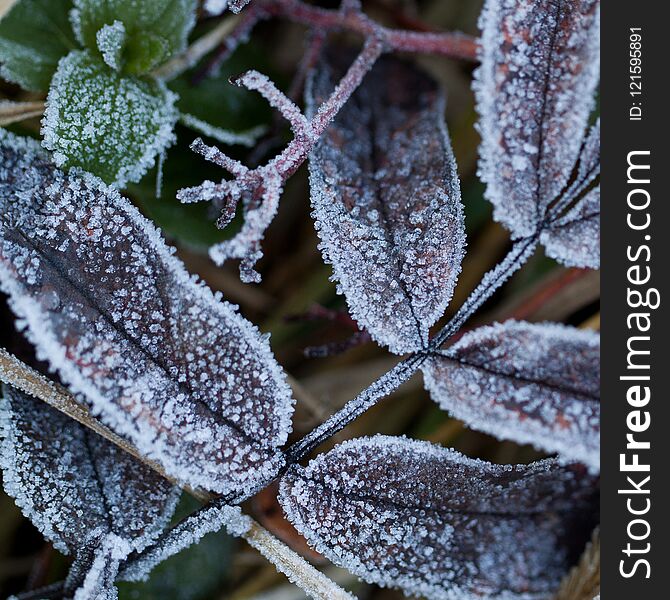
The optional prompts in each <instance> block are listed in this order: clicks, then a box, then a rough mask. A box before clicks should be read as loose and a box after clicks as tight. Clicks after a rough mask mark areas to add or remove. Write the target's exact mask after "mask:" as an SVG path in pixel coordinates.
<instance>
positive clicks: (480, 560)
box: [280, 436, 597, 600]
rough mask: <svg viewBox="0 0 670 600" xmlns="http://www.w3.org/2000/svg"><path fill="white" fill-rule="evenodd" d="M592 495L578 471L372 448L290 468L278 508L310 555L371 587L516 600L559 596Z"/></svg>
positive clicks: (389, 442) (414, 445) (592, 506)
mask: <svg viewBox="0 0 670 600" xmlns="http://www.w3.org/2000/svg"><path fill="white" fill-rule="evenodd" d="M596 495H597V491H596V488H595V479H594V478H593V477H590V476H588V475H586V474H585V472H584V469H583V468H582V467H579V466H573V467H568V468H566V467H562V466H560V465H559V464H558V463H557V461H555V460H544V461H540V462H536V463H533V464H531V465H516V466H514V465H492V464H490V463H486V462H484V461H481V460H475V459H470V458H467V457H465V456H463V455H461V454H459V453H458V452H455V451H454V450H447V449H445V448H441V447H439V446H435V445H433V444H429V443H427V442H419V441H414V440H408V439H405V438H394V437H385V436H376V437H372V438H360V439H356V440H352V441H349V442H345V443H343V444H340V445H339V446H336V447H335V449H334V450H331V451H330V452H328V453H327V454H324V455H321V456H319V457H317V458H316V459H315V460H313V461H312V462H311V463H310V464H309V466H307V468H304V469H303V468H301V467H297V466H296V467H293V468H292V469H291V470H290V471H289V472H288V473H287V475H286V476H285V477H284V479H283V481H282V484H281V493H280V501H281V504H282V506H283V507H284V510H285V512H286V514H287V516H288V518H289V519H290V520H291V521H292V522H293V524H294V525H295V526H296V528H297V529H298V530H299V531H300V532H301V533H303V535H305V537H306V538H307V541H308V542H309V543H310V545H312V546H313V547H314V548H315V549H316V550H317V551H319V552H321V553H322V554H324V555H325V556H327V557H328V558H329V559H330V560H332V561H333V562H334V563H335V564H338V565H340V566H343V567H345V568H346V569H348V570H349V571H351V572H352V573H355V574H356V575H359V576H360V577H362V578H363V579H365V580H366V581H368V582H371V583H376V584H379V585H381V586H389V587H398V588H401V589H402V590H404V591H405V592H406V593H408V594H413V595H420V596H425V597H426V598H431V599H433V598H435V599H437V598H439V599H447V600H456V599H462V598H491V599H493V598H497V599H500V600H502V599H503V598H504V599H506V600H512V599H515V598H519V599H521V598H523V599H530V598H538V599H539V598H546V597H548V595H549V594H550V593H551V592H552V591H554V590H555V589H556V588H557V587H558V584H559V582H560V580H561V577H562V576H563V575H564V573H565V572H566V570H567V569H568V567H569V566H570V565H571V564H572V563H573V561H574V560H575V559H576V558H577V557H578V555H579V552H580V551H581V549H582V548H583V546H584V543H585V542H586V540H587V539H588V537H589V535H590V532H591V527H592V525H593V522H592V520H593V518H594V516H595V515H594V513H595V511H596V506H597V497H596Z"/></svg>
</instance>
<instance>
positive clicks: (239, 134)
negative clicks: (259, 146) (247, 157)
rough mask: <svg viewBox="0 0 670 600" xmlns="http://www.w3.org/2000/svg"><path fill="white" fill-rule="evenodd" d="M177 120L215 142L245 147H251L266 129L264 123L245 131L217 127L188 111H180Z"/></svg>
mask: <svg viewBox="0 0 670 600" xmlns="http://www.w3.org/2000/svg"><path fill="white" fill-rule="evenodd" d="M179 122H180V123H182V124H183V125H186V127H190V128H191V129H193V130H195V131H197V132H199V133H201V134H202V135H206V136H208V137H211V138H213V139H215V140H216V141H217V142H221V143H222V144H229V145H236V144H237V145H240V146H246V147H247V148H251V147H253V145H254V144H255V143H256V142H257V141H258V139H259V138H260V137H261V136H262V135H263V134H264V133H265V132H266V130H267V128H266V127H265V125H258V126H256V127H252V128H251V129H247V130H245V131H230V130H228V129H223V128H221V127H217V126H216V125H211V124H210V123H207V121H203V120H202V119H198V117H196V116H194V115H190V114H188V113H181V114H180V115H179Z"/></svg>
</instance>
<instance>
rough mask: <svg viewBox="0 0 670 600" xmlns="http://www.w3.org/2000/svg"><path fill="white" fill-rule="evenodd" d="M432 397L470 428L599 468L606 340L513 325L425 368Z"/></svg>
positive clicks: (493, 329)
mask: <svg viewBox="0 0 670 600" xmlns="http://www.w3.org/2000/svg"><path fill="white" fill-rule="evenodd" d="M423 371H424V376H425V382H426V387H427V389H428V390H429V391H430V393H431V396H432V397H433V399H434V400H435V401H436V402H437V403H438V404H439V405H440V406H441V407H442V408H444V409H445V410H447V411H449V412H450V413H451V414H452V415H453V416H454V417H456V418H457V419H461V420H462V421H464V422H465V423H467V424H468V425H469V426H470V427H472V428H474V429H478V430H480V431H485V432H486V433H490V434H492V435H495V436H497V437H498V438H502V439H508V440H514V441H516V442H518V443H529V444H533V445H534V446H535V447H537V448H540V449H543V450H546V451H548V452H558V453H559V454H560V457H561V458H562V459H563V460H577V461H581V462H584V463H585V464H586V465H588V467H589V468H590V469H591V470H594V471H597V470H599V468H600V336H599V335H598V334H597V333H594V332H592V331H580V330H578V329H574V328H572V327H566V326H564V325H558V324H555V323H539V324H530V323H523V322H518V321H507V322H505V323H500V324H495V325H493V326H488V327H480V328H478V329H475V330H473V331H471V332H468V333H466V334H465V335H464V336H463V337H462V338H461V339H460V340H459V341H458V342H456V343H455V344H454V345H453V346H451V347H449V348H447V349H446V350H442V351H440V352H439V353H437V354H436V355H435V356H434V357H433V358H432V359H431V360H429V361H428V362H427V363H426V364H425V366H424V367H423Z"/></svg>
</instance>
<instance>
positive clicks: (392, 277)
mask: <svg viewBox="0 0 670 600" xmlns="http://www.w3.org/2000/svg"><path fill="white" fill-rule="evenodd" d="M332 62H333V61H331V64H327V63H324V64H322V65H321V67H320V68H319V70H318V71H317V74H316V75H315V79H314V81H313V83H312V85H311V86H310V88H311V90H312V93H311V94H310V97H309V98H308V102H309V106H310V109H311V111H312V112H314V111H315V110H316V107H317V106H318V105H319V104H321V103H322V102H323V101H324V100H325V99H326V98H327V97H328V95H329V94H330V93H331V91H332V89H333V87H334V86H335V84H336V82H337V81H338V79H339V77H340V76H341V75H342V72H343V69H339V68H337V67H335V66H333V65H332ZM310 188H311V201H312V207H313V216H314V218H315V220H316V229H317V232H318V234H319V237H320V238H321V245H320V248H321V250H322V252H323V254H324V258H325V259H326V260H327V261H328V262H330V263H332V265H333V272H334V279H335V280H336V281H338V282H339V289H341V290H342V291H343V293H344V295H345V297H346V299H347V303H348V305H349V308H350V310H351V313H352V315H353V317H354V318H355V319H356V320H357V321H358V323H359V324H360V325H361V326H362V327H364V328H365V329H366V330H367V331H368V332H369V333H370V335H371V336H372V337H373V339H375V340H376V341H377V342H379V343H381V344H383V345H385V346H388V347H389V349H390V350H391V351H393V352H396V353H403V352H409V351H413V350H418V349H420V348H422V347H424V346H425V344H426V342H427V337H428V329H429V327H430V326H431V325H432V324H433V323H435V321H436V320H437V319H438V318H439V317H440V316H441V315H442V313H443V311H444V308H445V307H446V305H447V303H448V302H449V300H450V298H451V295H452V293H453V289H454V286H455V284H456V280H457V277H458V274H459V272H460V268H461V260H462V257H463V249H464V246H465V235H464V227H463V213H462V206H461V202H460V188H459V181H458V177H457V173H456V164H455V160H454V156H453V153H452V150H451V145H450V142H449V137H448V134H447V130H446V125H445V122H444V97H443V95H442V94H441V93H440V91H439V89H438V88H437V85H436V84H435V83H434V82H433V81H432V80H431V79H429V78H428V76H426V75H424V74H422V73H421V72H420V71H417V70H416V68H414V67H412V66H410V65H408V64H406V63H404V62H401V61H399V60H396V59H385V60H382V61H380V62H379V63H377V65H376V66H375V67H373V69H372V70H371V72H370V73H369V74H368V75H367V76H366V79H365V80H364V82H363V84H362V85H361V87H360V88H359V89H358V90H357V91H356V92H355V93H354V94H353V96H352V97H351V98H350V99H349V101H348V102H347V104H346V105H345V106H344V108H343V109H342V110H341V111H340V113H339V114H338V116H337V117H336V119H335V121H334V123H333V124H332V125H331V126H330V128H329V129H328V130H327V131H326V133H325V135H324V136H323V138H322V139H321V140H320V142H319V143H318V145H317V147H316V148H315V150H314V151H313V152H312V154H311V156H310Z"/></svg>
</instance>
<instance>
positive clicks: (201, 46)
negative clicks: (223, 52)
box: [154, 16, 241, 81]
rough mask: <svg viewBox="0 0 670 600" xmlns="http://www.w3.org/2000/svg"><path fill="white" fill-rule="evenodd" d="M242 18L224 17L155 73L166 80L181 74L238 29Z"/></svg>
mask: <svg viewBox="0 0 670 600" xmlns="http://www.w3.org/2000/svg"><path fill="white" fill-rule="evenodd" d="M240 20H241V18H240V17H237V16H231V17H228V18H227V19H224V20H223V21H221V23H219V24H218V25H217V26H216V27H215V28H214V29H212V31H210V32H209V33H206V34H205V35H203V36H202V37H200V38H198V39H197V40H196V41H195V42H193V43H192V44H191V45H190V46H189V47H188V48H187V49H186V51H185V52H183V53H182V54H180V55H179V56H175V57H174V58H173V59H172V60H169V61H168V62H166V63H165V64H164V65H162V66H160V67H159V68H158V69H156V71H155V72H154V75H155V76H156V77H158V78H159V79H163V80H166V81H169V80H170V79H174V78H175V77H177V76H179V75H181V74H182V73H183V72H184V71H187V70H188V69H190V68H191V67H192V66H194V65H195V64H196V63H198V61H200V59H201V58H203V57H204V56H205V55H206V54H209V53H210V52H211V51H212V50H214V49H215V48H217V47H218V46H219V45H220V44H221V43H222V42H223V40H225V39H226V38H228V37H229V36H230V35H231V33H232V32H233V31H235V30H236V28H237V25H238V22H239V21H240Z"/></svg>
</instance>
